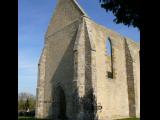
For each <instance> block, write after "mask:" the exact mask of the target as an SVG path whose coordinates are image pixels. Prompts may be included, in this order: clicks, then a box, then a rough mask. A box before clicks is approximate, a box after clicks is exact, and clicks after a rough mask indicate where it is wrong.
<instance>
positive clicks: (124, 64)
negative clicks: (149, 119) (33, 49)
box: [36, 0, 140, 120]
mask: <svg viewBox="0 0 160 120" xmlns="http://www.w3.org/2000/svg"><path fill="white" fill-rule="evenodd" d="M106 42H109V43H110V46H111V50H110V51H111V54H110V55H109V54H108V51H109V50H108V49H106ZM139 51H140V46H139V44H138V43H136V42H134V41H133V40H131V39H129V38H126V37H124V36H122V35H120V34H118V33H116V32H114V31H112V30H110V29H108V28H105V27H103V26H101V25H99V24H97V23H95V22H94V21H93V20H92V19H91V18H90V17H89V16H88V15H87V14H86V13H85V12H84V11H83V9H82V8H81V7H80V6H79V4H78V3H77V1H76V0H58V3H57V7H56V10H55V12H54V15H53V17H52V19H51V22H50V24H49V26H48V30H47V32H46V35H45V44H44V48H43V51H42V53H41V57H40V60H39V64H38V84H37V104H36V118H44V119H52V120H112V119H119V118H128V117H140V58H139Z"/></svg>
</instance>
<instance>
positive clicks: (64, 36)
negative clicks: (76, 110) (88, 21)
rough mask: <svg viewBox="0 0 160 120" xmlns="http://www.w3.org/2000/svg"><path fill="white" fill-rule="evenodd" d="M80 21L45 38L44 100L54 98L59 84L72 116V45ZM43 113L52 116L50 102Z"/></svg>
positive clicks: (69, 114)
mask: <svg viewBox="0 0 160 120" xmlns="http://www.w3.org/2000/svg"><path fill="white" fill-rule="evenodd" d="M79 22H80V21H75V22H74V23H72V24H70V25H68V26H66V27H64V28H63V29H61V30H60V31H59V32H56V34H53V35H52V36H49V37H48V38H47V42H46V46H47V53H46V54H47V55H46V56H47V58H46V71H47V72H46V76H45V79H46V84H45V85H46V86H45V100H46V101H52V100H54V98H53V96H54V89H55V87H56V86H58V85H60V86H62V87H63V89H64V91H65V94H66V101H67V110H66V111H68V112H69V113H67V114H68V116H70V117H71V116H72V106H73V105H72V82H73V75H74V74H73V73H74V60H73V58H74V56H73V46H74V42H75V39H76V35H77V30H78V26H79ZM45 105H46V109H45V111H44V112H45V114H48V116H50V117H51V116H52V110H53V109H52V107H51V103H46V104H45Z"/></svg>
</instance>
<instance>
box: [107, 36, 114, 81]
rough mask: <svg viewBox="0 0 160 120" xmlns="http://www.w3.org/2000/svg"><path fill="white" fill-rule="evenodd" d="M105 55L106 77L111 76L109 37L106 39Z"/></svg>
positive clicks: (110, 44)
mask: <svg viewBox="0 0 160 120" xmlns="http://www.w3.org/2000/svg"><path fill="white" fill-rule="evenodd" d="M106 57H107V61H106V64H107V76H108V78H113V61H112V43H111V39H110V38H107V40H106Z"/></svg>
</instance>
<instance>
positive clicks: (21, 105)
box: [18, 93, 36, 110]
mask: <svg viewBox="0 0 160 120" xmlns="http://www.w3.org/2000/svg"><path fill="white" fill-rule="evenodd" d="M35 105H36V98H35V96H33V95H31V94H29V93H20V94H19V96H18V110H26V109H27V108H29V109H30V110H31V109H35Z"/></svg>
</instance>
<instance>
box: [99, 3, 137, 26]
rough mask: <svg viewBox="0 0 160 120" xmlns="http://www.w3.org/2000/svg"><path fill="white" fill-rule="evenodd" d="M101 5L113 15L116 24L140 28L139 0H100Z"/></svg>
mask: <svg viewBox="0 0 160 120" xmlns="http://www.w3.org/2000/svg"><path fill="white" fill-rule="evenodd" d="M100 3H101V7H102V8H104V9H105V10H106V11H107V12H108V11H111V12H112V13H113V14H114V15H115V17H116V18H115V19H114V22H116V23H117V24H119V23H123V24H124V25H128V26H131V25H132V26H133V27H137V28H138V29H140V0H100Z"/></svg>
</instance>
